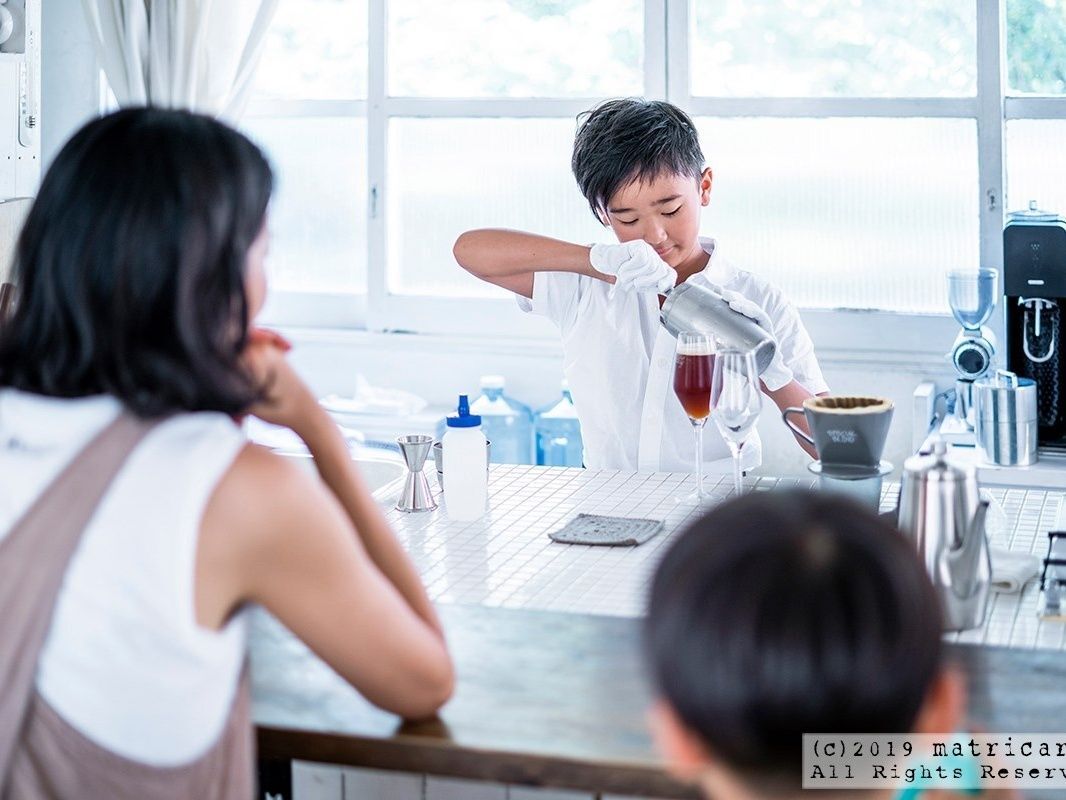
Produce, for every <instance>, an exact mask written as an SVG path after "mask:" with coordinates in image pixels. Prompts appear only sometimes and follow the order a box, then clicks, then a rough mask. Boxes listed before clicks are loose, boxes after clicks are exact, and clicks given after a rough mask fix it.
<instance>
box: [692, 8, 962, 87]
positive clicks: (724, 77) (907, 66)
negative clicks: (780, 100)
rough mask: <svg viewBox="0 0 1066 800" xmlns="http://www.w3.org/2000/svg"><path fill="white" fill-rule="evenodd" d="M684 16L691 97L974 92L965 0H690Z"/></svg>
mask: <svg viewBox="0 0 1066 800" xmlns="http://www.w3.org/2000/svg"><path fill="white" fill-rule="evenodd" d="M691 14H692V16H693V25H692V28H691V30H692V34H691V41H690V46H691V54H692V55H691V64H692V76H691V86H692V93H693V94H694V95H710V96H721V97H855V96H857V97H951V96H969V95H973V94H974V93H975V92H976V87H977V56H976V53H977V44H976V42H977V39H976V12H975V7H974V0H804V2H798V1H797V0H758V2H751V0H693V6H692V11H691Z"/></svg>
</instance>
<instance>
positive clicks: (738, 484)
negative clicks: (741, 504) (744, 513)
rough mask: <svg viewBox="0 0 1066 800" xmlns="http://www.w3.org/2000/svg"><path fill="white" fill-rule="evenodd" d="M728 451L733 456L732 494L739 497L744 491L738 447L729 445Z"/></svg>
mask: <svg viewBox="0 0 1066 800" xmlns="http://www.w3.org/2000/svg"><path fill="white" fill-rule="evenodd" d="M729 449H730V451H731V452H732V455H733V492H734V494H736V495H737V496H738V497H739V496H740V493H741V492H742V491H744V483H743V478H742V476H741V474H740V445H736V444H730V445H729Z"/></svg>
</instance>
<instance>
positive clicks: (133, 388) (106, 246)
mask: <svg viewBox="0 0 1066 800" xmlns="http://www.w3.org/2000/svg"><path fill="white" fill-rule="evenodd" d="M272 185H273V177H272V173H271V169H270V166H269V165H268V163H267V161H266V159H265V157H264V156H263V154H262V152H261V151H260V150H259V149H258V148H257V147H256V146H255V145H254V144H252V143H251V142H250V141H249V140H248V139H247V138H245V137H244V136H243V135H241V134H240V133H238V132H236V131H234V130H233V129H231V128H229V127H227V126H225V125H223V124H221V123H219V122H217V121H215V120H214V119H211V118H209V117H206V116H202V115H198V114H192V113H188V112H184V111H170V110H163V109H146V108H137V109H126V110H123V111H118V112H116V113H114V114H110V115H108V116H106V117H102V118H99V119H96V120H93V121H92V122H90V123H89V124H87V125H86V126H85V127H83V128H82V129H81V130H80V131H78V132H77V133H76V134H75V135H74V137H73V138H72V139H71V140H70V141H69V142H68V143H67V144H66V145H65V146H64V147H63V149H62V150H61V151H60V153H59V154H58V155H57V156H56V158H55V161H54V163H53V164H52V166H51V167H50V168H49V170H48V172H47V173H46V174H45V176H44V180H43V181H42V183H41V187H40V192H39V193H38V195H37V199H36V200H35V202H34V204H33V207H32V209H31V210H30V213H29V216H28V217H27V220H26V224H25V226H24V228H23V231H22V234H21V236H20V237H19V241H18V246H17V249H16V253H15V268H14V276H15V284H16V286H17V288H18V301H17V306H16V311H15V314H14V316H13V317H12V319H11V320H10V321H9V323H8V324H7V325H5V327H4V329H3V331H2V333H0V385H3V386H12V387H15V388H18V389H23V390H25V391H30V392H36V393H40V394H45V395H51V396H57V397H81V396H85V395H91V394H99V393H108V394H112V395H114V396H116V397H118V398H119V399H120V400H122V401H123V403H124V404H125V405H126V406H127V407H128V408H129V409H130V410H132V411H134V412H136V413H138V414H142V415H146V416H147V415H156V414H160V413H164V412H167V411H171V410H200V409H212V410H218V411H225V412H227V413H237V412H239V411H241V410H242V409H244V408H246V407H247V406H248V405H249V404H250V403H251V402H253V401H254V400H255V399H256V397H257V396H258V394H259V393H258V391H257V389H256V387H255V386H254V385H253V383H252V380H251V378H250V376H249V375H248V374H247V373H246V372H245V371H244V370H243V369H242V368H241V366H240V363H239V357H240V353H241V351H242V349H243V347H244V343H245V337H246V334H247V330H248V326H249V324H250V320H251V319H252V318H254V316H255V314H256V313H257V312H258V310H259V307H260V306H261V305H262V302H263V296H264V294H265V291H266V289H265V277H264V272H263V259H264V255H265V250H266V244H267V235H266V225H265V220H266V211H267V204H268V203H269V200H270V194H271V190H272Z"/></svg>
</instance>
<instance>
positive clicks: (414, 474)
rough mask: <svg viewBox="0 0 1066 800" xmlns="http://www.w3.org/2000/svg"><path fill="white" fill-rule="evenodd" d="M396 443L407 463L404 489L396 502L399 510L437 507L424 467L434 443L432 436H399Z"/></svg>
mask: <svg viewBox="0 0 1066 800" xmlns="http://www.w3.org/2000/svg"><path fill="white" fill-rule="evenodd" d="M396 444H398V445H399V446H400V453H401V454H402V455H403V460H404V461H405V462H406V463H407V469H408V470H410V472H408V473H407V480H405V481H404V482H403V491H402V492H400V499H399V500H398V501H397V502H396V510H397V511H432V510H433V509H435V508H436V507H437V501H436V500H434V499H433V493H432V492H431V491H430V490H429V481H427V480H426V476H425V474H424V473H423V472H422V467H423V466H425V463H426V456H428V455H429V448H430V447H431V446H432V445H433V437H432V436H418V435H414V436H397V437H396Z"/></svg>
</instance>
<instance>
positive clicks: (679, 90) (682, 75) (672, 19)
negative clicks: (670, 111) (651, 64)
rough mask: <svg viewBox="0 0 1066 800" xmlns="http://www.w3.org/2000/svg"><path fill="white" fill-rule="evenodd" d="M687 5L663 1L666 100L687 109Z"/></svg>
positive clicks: (686, 0)
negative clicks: (664, 5) (664, 13)
mask: <svg viewBox="0 0 1066 800" xmlns="http://www.w3.org/2000/svg"><path fill="white" fill-rule="evenodd" d="M689 3H690V0H665V4H666V99H667V100H669V101H670V102H671V103H673V104H675V105H678V106H681V107H682V108H688V107H689V100H690V99H691V95H690V93H689V74H688V73H689V63H690V62H689V57H688V42H689V29H688V28H689Z"/></svg>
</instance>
